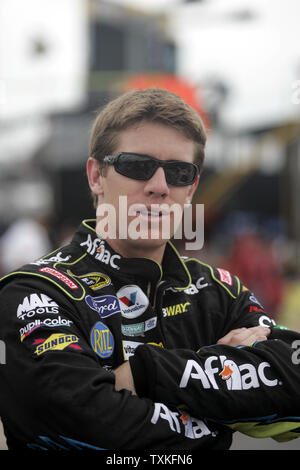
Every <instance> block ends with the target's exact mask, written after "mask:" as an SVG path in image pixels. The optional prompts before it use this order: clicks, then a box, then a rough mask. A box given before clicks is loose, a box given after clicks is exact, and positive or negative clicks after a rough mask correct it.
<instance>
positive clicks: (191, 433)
mask: <svg viewBox="0 0 300 470" xmlns="http://www.w3.org/2000/svg"><path fill="white" fill-rule="evenodd" d="M161 420H163V421H164V422H166V423H168V425H169V427H170V429H171V431H173V432H177V433H179V434H183V435H185V437H187V438H189V439H201V438H202V437H204V436H208V435H209V434H211V431H210V430H209V429H208V427H207V426H206V424H205V423H204V422H203V421H201V420H200V419H196V418H193V417H191V416H190V415H189V414H188V413H186V412H184V413H183V412H182V411H179V410H178V411H171V410H170V409H169V408H168V407H167V406H166V405H164V404H163V403H154V412H153V416H152V418H151V423H152V424H157V422H158V421H161Z"/></svg>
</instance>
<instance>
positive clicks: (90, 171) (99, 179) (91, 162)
mask: <svg viewBox="0 0 300 470" xmlns="http://www.w3.org/2000/svg"><path fill="white" fill-rule="evenodd" d="M86 172H87V177H88V181H89V185H90V189H91V191H92V193H94V194H95V195H96V196H100V195H102V194H103V175H102V171H101V168H100V165H99V163H98V161H97V160H96V159H95V158H91V157H90V158H89V159H88V161H87V164H86Z"/></svg>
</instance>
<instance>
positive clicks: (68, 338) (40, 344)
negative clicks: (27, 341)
mask: <svg viewBox="0 0 300 470" xmlns="http://www.w3.org/2000/svg"><path fill="white" fill-rule="evenodd" d="M78 341H79V339H78V337H77V336H75V335H66V334H63V333H53V334H52V335H51V336H49V338H47V339H45V338H40V339H36V340H35V341H34V343H33V344H34V345H35V346H37V347H36V349H35V351H34V354H36V355H37V356H40V355H41V354H44V353H45V352H47V351H55V350H59V351H62V350H63V349H65V348H67V347H71V348H73V349H76V350H81V347H80V346H78V344H76V343H78Z"/></svg>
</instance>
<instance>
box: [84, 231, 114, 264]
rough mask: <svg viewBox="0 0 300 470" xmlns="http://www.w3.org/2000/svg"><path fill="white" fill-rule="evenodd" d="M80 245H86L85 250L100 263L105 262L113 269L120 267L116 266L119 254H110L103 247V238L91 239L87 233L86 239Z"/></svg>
mask: <svg viewBox="0 0 300 470" xmlns="http://www.w3.org/2000/svg"><path fill="white" fill-rule="evenodd" d="M80 246H84V247H86V251H87V252H88V253H89V254H90V255H92V256H94V257H95V258H96V259H97V260H99V261H101V262H102V263H104V264H107V265H109V266H111V267H112V268H114V269H120V266H118V260H120V259H121V256H120V255H117V254H111V252H110V251H109V250H108V249H107V248H105V242H104V240H101V238H94V239H92V237H91V235H90V234H88V236H87V239H86V241H85V242H82V243H80Z"/></svg>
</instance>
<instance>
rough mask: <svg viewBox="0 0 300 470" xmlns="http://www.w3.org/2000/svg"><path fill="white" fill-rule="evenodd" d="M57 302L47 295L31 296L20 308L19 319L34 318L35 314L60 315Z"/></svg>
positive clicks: (25, 299)
mask: <svg viewBox="0 0 300 470" xmlns="http://www.w3.org/2000/svg"><path fill="white" fill-rule="evenodd" d="M58 312H59V308H58V305H57V303H56V302H54V300H52V299H51V298H50V297H48V295H46V294H30V295H29V296H27V297H25V298H24V300H23V302H22V303H21V304H20V305H19V306H18V309H17V317H18V318H19V319H21V320H25V319H26V318H30V317H33V316H34V315H35V314H43V313H54V314H55V313H58Z"/></svg>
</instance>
